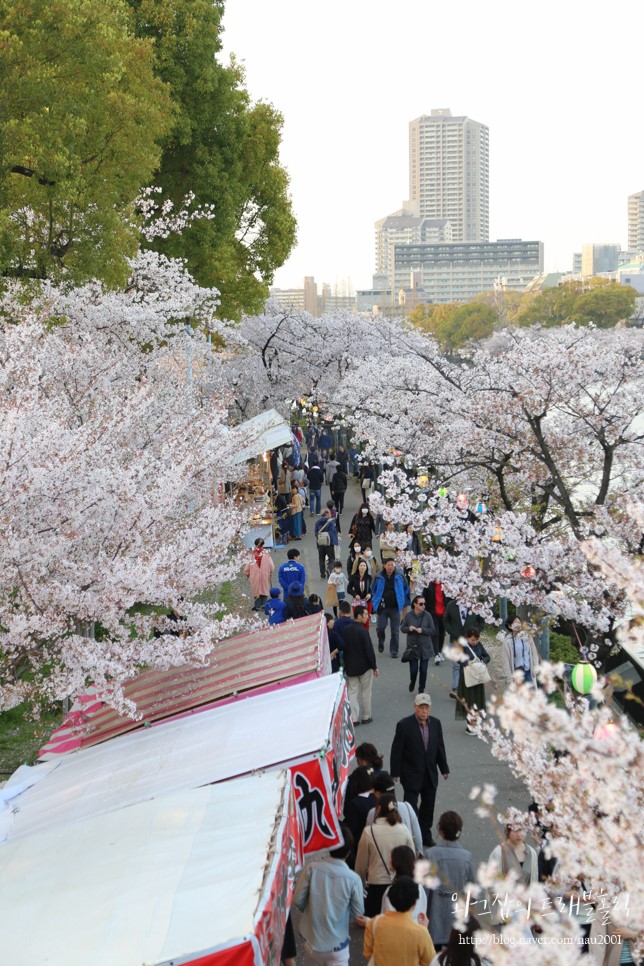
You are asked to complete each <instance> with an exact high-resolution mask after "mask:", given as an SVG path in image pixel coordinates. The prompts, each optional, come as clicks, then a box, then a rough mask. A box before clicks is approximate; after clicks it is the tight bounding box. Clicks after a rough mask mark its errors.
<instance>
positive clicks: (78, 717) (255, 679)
mask: <svg viewBox="0 0 644 966" xmlns="http://www.w3.org/2000/svg"><path fill="white" fill-rule="evenodd" d="M330 672H331V662H330V657H329V645H328V638H327V633H326V620H325V619H324V615H323V614H314V615H312V616H311V617H302V618H300V619H299V620H296V621H288V622H287V623H285V624H278V625H276V626H275V627H267V628H262V629H261V630H256V631H250V632H249V633H246V634H238V635H236V636H235V637H231V638H229V639H228V640H225V641H219V642H218V643H217V644H216V645H215V647H214V648H213V651H212V654H211V656H210V658H209V659H208V661H207V662H206V664H203V665H199V666H197V667H190V666H186V667H178V668H171V669H170V670H168V671H146V672H145V673H143V674H140V675H138V677H135V678H132V680H131V681H128V682H126V684H125V685H124V688H123V690H124V694H125V697H126V698H127V699H128V700H129V701H133V702H134V704H135V705H136V707H137V710H138V712H139V715H140V717H139V718H138V719H136V720H134V719H132V718H128V717H125V716H123V715H120V714H119V713H118V712H117V711H115V710H114V709H113V708H111V707H109V705H107V704H105V702H104V701H103V700H102V698H101V695H100V693H98V692H97V691H96V689H92V688H88V689H87V692H86V693H85V694H82V695H79V696H78V698H77V699H76V701H75V702H74V705H73V707H72V708H71V710H70V712H69V713H68V715H67V716H66V718H65V721H64V722H63V724H62V725H61V726H60V727H59V728H57V729H56V730H55V731H54V733H53V734H52V736H51V738H50V739H49V741H48V742H47V744H46V745H44V746H43V748H41V750H40V752H39V755H38V757H39V758H40V759H41V761H46V760H47V759H50V758H54V757H57V756H59V755H65V754H67V753H68V752H70V751H76V750H77V749H79V748H87V747H90V746H92V745H96V744H99V743H100V742H102V741H108V740H109V739H110V738H114V737H115V736H116V735H122V734H125V733H126V732H128V731H133V730H134V729H136V728H141V727H144V726H149V725H154V724H155V723H156V722H160V721H164V720H167V719H169V718H176V717H180V716H182V715H188V714H194V713H196V712H199V711H203V710H205V709H206V708H211V707H213V705H219V704H225V703H227V702H231V701H237V700H240V699H243V698H247V697H249V696H250V695H251V694H259V693H262V692H263V691H272V690H276V689H278V688H284V687H289V686H290V685H292V684H294V683H296V682H299V681H308V680H310V679H311V678H314V677H320V676H322V675H325V674H330Z"/></svg>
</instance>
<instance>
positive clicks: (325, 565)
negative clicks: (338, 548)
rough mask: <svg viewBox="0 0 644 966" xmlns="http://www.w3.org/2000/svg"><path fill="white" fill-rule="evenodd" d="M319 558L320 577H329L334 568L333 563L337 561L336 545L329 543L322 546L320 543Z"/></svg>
mask: <svg viewBox="0 0 644 966" xmlns="http://www.w3.org/2000/svg"><path fill="white" fill-rule="evenodd" d="M318 560H319V561H320V577H321V578H322V579H324V578H325V577H328V576H329V574H330V573H331V571H332V570H333V563H334V561H335V547H332V546H331V545H329V546H328V547H321V546H320V545H319V544H318Z"/></svg>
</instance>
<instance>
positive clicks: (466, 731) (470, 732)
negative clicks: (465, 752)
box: [465, 727, 476, 735]
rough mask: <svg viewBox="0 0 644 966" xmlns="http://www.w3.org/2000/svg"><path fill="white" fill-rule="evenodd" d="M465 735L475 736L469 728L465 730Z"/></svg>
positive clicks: (472, 729) (474, 732)
mask: <svg viewBox="0 0 644 966" xmlns="http://www.w3.org/2000/svg"><path fill="white" fill-rule="evenodd" d="M465 734H466V735H476V731H475V730H474V728H469V727H468V728H466V729H465Z"/></svg>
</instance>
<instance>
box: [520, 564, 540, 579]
mask: <svg viewBox="0 0 644 966" xmlns="http://www.w3.org/2000/svg"><path fill="white" fill-rule="evenodd" d="M521 576H522V577H525V579H526V580H532V578H533V577H536V576H537V571H536V570H535V569H534V567H532V566H530V564H526V565H525V567H524V568H523V570H522V571H521Z"/></svg>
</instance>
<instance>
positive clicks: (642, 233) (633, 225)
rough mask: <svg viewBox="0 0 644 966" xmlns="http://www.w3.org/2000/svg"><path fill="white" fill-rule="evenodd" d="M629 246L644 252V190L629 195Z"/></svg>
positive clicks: (632, 249)
mask: <svg viewBox="0 0 644 966" xmlns="http://www.w3.org/2000/svg"><path fill="white" fill-rule="evenodd" d="M628 247H629V249H630V250H631V251H634V252H644V191H638V192H637V193H636V194H634V195H629V196H628Z"/></svg>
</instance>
